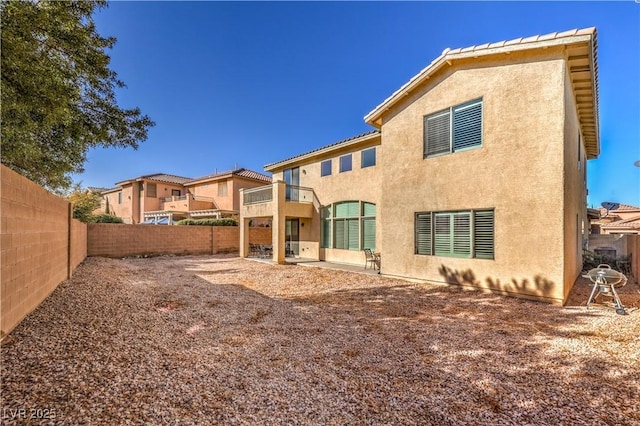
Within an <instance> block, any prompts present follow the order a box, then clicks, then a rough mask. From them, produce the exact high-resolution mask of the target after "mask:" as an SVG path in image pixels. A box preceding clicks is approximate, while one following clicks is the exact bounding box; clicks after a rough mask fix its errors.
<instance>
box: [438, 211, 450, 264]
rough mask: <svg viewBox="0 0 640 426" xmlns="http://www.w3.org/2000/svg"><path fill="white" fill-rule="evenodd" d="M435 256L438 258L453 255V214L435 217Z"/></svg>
mask: <svg viewBox="0 0 640 426" xmlns="http://www.w3.org/2000/svg"><path fill="white" fill-rule="evenodd" d="M435 222H436V223H435V238H434V240H435V244H434V247H435V254H436V256H450V255H451V214H450V213H436V215H435Z"/></svg>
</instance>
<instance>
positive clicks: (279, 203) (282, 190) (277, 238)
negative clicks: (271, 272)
mask: <svg viewBox="0 0 640 426" xmlns="http://www.w3.org/2000/svg"><path fill="white" fill-rule="evenodd" d="M286 190H287V185H286V184H285V183H284V182H283V181H278V182H276V184H275V185H273V220H272V222H271V226H272V227H273V228H272V230H271V238H272V245H273V261H274V262H276V263H278V264H280V265H283V264H284V263H285V262H284V257H285V241H284V233H285V227H286V220H287V217H286V216H285V202H286V199H285V196H286Z"/></svg>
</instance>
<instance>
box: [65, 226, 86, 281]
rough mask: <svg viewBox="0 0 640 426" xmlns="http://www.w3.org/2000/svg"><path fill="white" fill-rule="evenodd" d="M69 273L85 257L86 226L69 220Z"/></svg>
mask: <svg viewBox="0 0 640 426" xmlns="http://www.w3.org/2000/svg"><path fill="white" fill-rule="evenodd" d="M69 252H70V257H69V258H70V262H71V273H72V274H73V271H74V270H75V269H76V268H77V267H78V266H79V265H80V264H81V263H82V261H83V260H84V259H85V258H86V257H87V224H86V223H82V222H80V221H79V220H76V219H73V220H71V245H70V247H69Z"/></svg>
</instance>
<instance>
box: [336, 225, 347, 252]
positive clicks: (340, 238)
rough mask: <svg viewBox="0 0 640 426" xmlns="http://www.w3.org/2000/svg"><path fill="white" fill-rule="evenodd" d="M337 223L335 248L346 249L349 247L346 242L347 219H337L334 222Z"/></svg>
mask: <svg viewBox="0 0 640 426" xmlns="http://www.w3.org/2000/svg"><path fill="white" fill-rule="evenodd" d="M334 223H335V224H336V229H335V244H334V245H333V246H334V247H335V248H337V249H344V248H347V247H346V246H347V244H346V242H345V239H346V237H347V232H346V231H347V230H346V227H345V225H346V221H345V220H344V219H342V220H337V219H336V221H335V222H334Z"/></svg>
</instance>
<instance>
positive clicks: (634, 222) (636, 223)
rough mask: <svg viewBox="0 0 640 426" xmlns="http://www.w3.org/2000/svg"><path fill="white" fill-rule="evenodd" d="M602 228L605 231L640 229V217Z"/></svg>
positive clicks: (602, 226)
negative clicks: (612, 229)
mask: <svg viewBox="0 0 640 426" xmlns="http://www.w3.org/2000/svg"><path fill="white" fill-rule="evenodd" d="M600 227H601V228H605V229H611V228H629V229H640V216H634V217H631V218H629V219H625V220H618V221H615V222H610V223H606V224H602V225H600Z"/></svg>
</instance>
